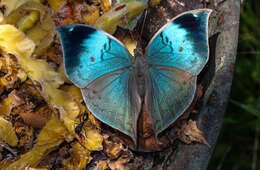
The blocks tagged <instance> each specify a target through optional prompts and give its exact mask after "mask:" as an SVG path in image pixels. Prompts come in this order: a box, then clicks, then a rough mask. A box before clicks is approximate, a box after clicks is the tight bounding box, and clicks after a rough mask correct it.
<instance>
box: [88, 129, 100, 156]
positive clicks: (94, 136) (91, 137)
mask: <svg viewBox="0 0 260 170" xmlns="http://www.w3.org/2000/svg"><path fill="white" fill-rule="evenodd" d="M86 137H87V139H86V140H87V143H86V145H85V146H86V148H87V149H88V150H91V151H97V150H102V149H103V146H102V142H103V137H102V136H101V135H100V134H99V133H98V132H97V130H94V129H89V130H87V131H86Z"/></svg>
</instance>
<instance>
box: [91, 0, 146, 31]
mask: <svg viewBox="0 0 260 170" xmlns="http://www.w3.org/2000/svg"><path fill="white" fill-rule="evenodd" d="M145 8H147V3H145V2H140V1H133V2H128V3H119V4H117V5H116V6H115V7H113V8H112V9H111V10H109V11H108V12H107V13H105V14H104V15H102V16H101V17H100V18H99V19H98V20H97V21H96V23H95V24H94V26H95V27H97V28H99V29H101V30H104V31H106V32H108V33H110V34H113V33H114V32H115V31H116V27H117V26H122V25H124V24H126V23H127V22H129V21H131V20H132V19H134V18H135V17H136V16H138V15H139V14H140V13H141V12H142V11H143V10H144V9H145Z"/></svg>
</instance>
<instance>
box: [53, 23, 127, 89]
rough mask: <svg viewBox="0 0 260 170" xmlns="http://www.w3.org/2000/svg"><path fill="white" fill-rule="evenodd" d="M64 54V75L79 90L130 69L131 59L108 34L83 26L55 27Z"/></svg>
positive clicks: (120, 45) (124, 49) (125, 50)
mask: <svg viewBox="0 0 260 170" xmlns="http://www.w3.org/2000/svg"><path fill="white" fill-rule="evenodd" d="M56 30H57V32H58V33H59V36H60V39H61V43H62V49H63V54H64V64H65V69H66V74H67V76H68V77H69V79H70V80H71V81H72V82H73V83H74V84H76V85H77V86H78V87H80V88H84V87H86V86H87V85H88V84H89V83H90V82H92V81H93V80H95V79H96V78H98V77H100V76H102V75H104V74H106V73H110V72H112V71H115V70H118V69H121V68H124V67H129V66H130V65H131V60H132V57H131V55H130V54H129V52H128V51H127V49H126V48H125V47H124V46H123V45H122V44H121V43H120V42H119V41H117V40H116V39H115V38H113V37H112V36H110V35H109V34H107V33H105V32H103V31H101V30H97V29H95V28H93V27H90V26H84V25H66V26H60V27H57V28H56Z"/></svg>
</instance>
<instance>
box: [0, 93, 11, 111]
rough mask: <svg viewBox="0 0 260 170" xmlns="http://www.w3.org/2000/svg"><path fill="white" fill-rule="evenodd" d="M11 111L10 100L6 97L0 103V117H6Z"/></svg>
mask: <svg viewBox="0 0 260 170" xmlns="http://www.w3.org/2000/svg"><path fill="white" fill-rule="evenodd" d="M11 109H12V98H11V97H7V98H6V99H4V101H2V102H1V103H0V115H7V114H9V113H10V112H11Z"/></svg>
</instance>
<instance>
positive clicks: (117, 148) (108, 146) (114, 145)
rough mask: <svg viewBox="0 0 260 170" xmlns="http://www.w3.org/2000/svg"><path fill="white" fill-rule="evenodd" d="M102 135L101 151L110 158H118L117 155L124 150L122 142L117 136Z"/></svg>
mask: <svg viewBox="0 0 260 170" xmlns="http://www.w3.org/2000/svg"><path fill="white" fill-rule="evenodd" d="M103 137H104V143H103V146H104V149H103V151H104V153H105V154H106V155H107V156H108V157H109V158H110V159H116V158H118V157H119V155H120V154H121V153H122V152H123V151H125V149H124V146H123V144H122V143H121V142H120V141H119V140H118V139H117V138H113V137H112V136H109V135H107V134H104V135H103Z"/></svg>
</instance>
